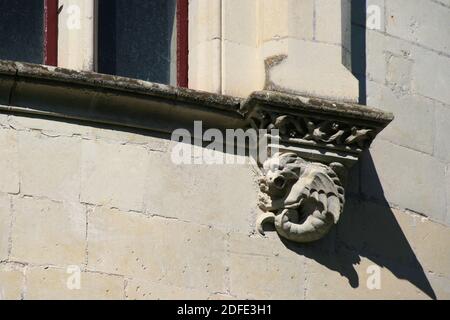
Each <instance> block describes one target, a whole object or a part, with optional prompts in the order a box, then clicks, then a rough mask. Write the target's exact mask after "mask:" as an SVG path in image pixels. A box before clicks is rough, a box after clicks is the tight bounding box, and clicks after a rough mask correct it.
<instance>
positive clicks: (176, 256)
mask: <svg viewBox="0 0 450 320" xmlns="http://www.w3.org/2000/svg"><path fill="white" fill-rule="evenodd" d="M230 3H231V2H230ZM249 3H250V2H249ZM305 3H306V2H305ZM370 5H377V6H378V7H379V8H380V12H381V16H380V17H381V24H380V28H378V29H374V30H367V31H366V30H365V28H364V25H365V21H366V17H365V14H366V9H367V7H368V6H370ZM214 12H215V11H214ZM449 21H450V3H449V1H448V0H447V1H444V0H415V1H410V0H409V1H407V0H384V1H383V0H377V1H375V0H367V3H366V2H365V1H363V0H361V1H355V0H354V1H353V36H352V38H353V39H352V59H353V63H352V69H353V72H354V74H355V75H356V76H358V78H359V80H360V96H361V97H360V99H361V102H362V103H367V104H369V105H371V106H374V107H377V108H381V109H384V110H388V111H391V112H393V113H394V115H395V116H396V119H395V120H394V122H393V123H391V124H390V126H389V127H388V128H387V129H386V130H385V131H384V132H383V133H382V134H381V135H380V136H378V137H377V139H376V141H375V143H374V145H373V146H372V148H371V150H370V152H366V153H365V155H364V156H363V158H362V159H361V162H360V163H359V164H358V165H357V166H356V167H354V168H353V169H352V171H351V173H350V181H349V187H348V190H347V202H346V208H345V211H344V213H343V215H342V218H341V221H340V222H339V224H338V225H337V226H336V227H335V228H334V229H333V230H332V232H331V233H330V234H329V235H328V236H327V237H326V238H324V239H323V240H321V241H319V242H317V243H313V244H309V245H293V244H291V243H288V242H284V241H282V240H281V239H280V238H279V237H278V236H277V235H276V234H275V233H269V234H268V236H267V237H262V236H259V235H257V234H256V233H255V218H256V215H257V213H258V210H259V209H258V208H257V197H258V186H257V177H258V168H257V167H255V166H252V165H241V166H232V165H227V166H204V165H183V166H176V165H174V164H173V163H172V162H171V161H170V150H171V147H172V143H171V142H170V141H169V140H168V139H167V138H166V137H162V136H158V135H154V134H150V133H144V132H134V131H132V130H125V129H123V128H113V127H106V126H97V127H96V126H92V125H87V124H83V123H75V122H71V123H69V122H63V121H57V120H55V119H50V118H48V119H46V118H39V117H25V116H18V115H14V114H0V150H1V151H0V152H1V153H0V155H1V156H0V172H1V175H2V176H1V178H0V298H5V299H20V298H25V299H43V298H57V299H60V298H99V299H167V298H199V299H234V298H250V299H252V298H255V299H258V298H260V299H264V298H273V299H280V298H287V299H315V298H330V299H340V298H357V299H361V298H367V299H372V298H374V299H391V298H392V299H409V298H419V299H422V298H425V299H426V298H439V299H450V255H449V244H450V229H449V224H450V148H449V147H448V146H449V145H450V144H449V143H448V141H447V140H448V138H449V137H450V132H449V128H450V125H449V124H450V97H449V91H448V83H449V82H450V74H449V70H450V48H449V39H450V38H449V36H448V33H445V31H446V30H448V29H449V28H448V24H449ZM205 37H206V36H205ZM211 37H212V38H211V43H208V44H202V45H199V47H198V48H199V50H200V48H203V47H208V46H210V45H211V46H212V47H216V45H218V44H217V43H216V42H218V41H217V37H216V36H215V35H212V36H211ZM208 39H209V38H208ZM202 46H203V47H202ZM230 48H231V45H230ZM216 49H217V48H216ZM231 53H232V52H231ZM231 53H230V54H231ZM220 54H221V53H220V51H219V55H220ZM213 58H214V57H213ZM230 59H231V58H230ZM231 60H232V61H237V60H236V59H235V58H234V60H233V59H231ZM202 61H203V60H202ZM208 63H209V62H208ZM211 64H214V65H216V64H217V61H211ZM219 64H220V63H219ZM216 67H217V65H216ZM260 71H261V70H260ZM213 75H215V76H216V77H217V73H213ZM219 78H221V75H220V77H219ZM213 80H214V82H211V85H212V86H214V88H216V87H220V81H221V79H216V78H215V79H213ZM259 84H260V83H259V82H258V84H257V85H259ZM214 88H213V89H214ZM213 89H211V91H215V89H214V90H213ZM74 270H80V272H81V277H80V280H81V282H80V286H79V289H77V288H73V287H71V285H70V284H71V281H72V280H73V279H74V278H73V277H74V275H76V274H77V273H76V272H74ZM378 275H379V277H378ZM378 280H379V281H378ZM68 282H69V286H68Z"/></svg>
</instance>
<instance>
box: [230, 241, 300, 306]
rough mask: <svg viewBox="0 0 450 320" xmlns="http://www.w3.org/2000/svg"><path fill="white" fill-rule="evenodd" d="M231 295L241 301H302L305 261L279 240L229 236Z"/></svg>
mask: <svg viewBox="0 0 450 320" xmlns="http://www.w3.org/2000/svg"><path fill="white" fill-rule="evenodd" d="M229 248H230V249H229V250H230V257H229V259H230V262H229V272H230V276H229V277H230V292H231V294H232V295H233V296H236V297H237V298H238V299H243V298H245V299H302V298H303V294H304V268H303V258H302V257H301V256H299V255H297V254H296V253H295V252H292V251H290V250H289V249H287V248H285V247H284V245H283V244H282V243H281V242H280V241H279V239H273V240H271V239H264V238H261V237H249V236H248V235H243V234H232V235H231V236H230V246H229Z"/></svg>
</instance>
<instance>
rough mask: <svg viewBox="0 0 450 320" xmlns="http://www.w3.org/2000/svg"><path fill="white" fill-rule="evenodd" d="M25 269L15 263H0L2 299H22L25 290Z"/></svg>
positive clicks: (0, 294)
mask: <svg viewBox="0 0 450 320" xmlns="http://www.w3.org/2000/svg"><path fill="white" fill-rule="evenodd" d="M24 279H25V278H24V271H23V269H22V268H20V267H18V266H14V265H8V264H1V265H0V300H20V299H21V298H22V296H23V291H24Z"/></svg>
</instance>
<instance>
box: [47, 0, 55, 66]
mask: <svg viewBox="0 0 450 320" xmlns="http://www.w3.org/2000/svg"><path fill="white" fill-rule="evenodd" d="M44 64H46V65H50V66H57V65H58V0H44Z"/></svg>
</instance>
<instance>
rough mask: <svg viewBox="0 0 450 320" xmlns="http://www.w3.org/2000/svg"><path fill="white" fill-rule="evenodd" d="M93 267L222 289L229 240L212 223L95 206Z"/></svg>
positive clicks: (91, 244)
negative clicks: (202, 224)
mask: <svg viewBox="0 0 450 320" xmlns="http://www.w3.org/2000/svg"><path fill="white" fill-rule="evenodd" d="M88 239H89V245H88V252H89V253H88V254H89V264H88V266H89V268H90V269H94V270H98V271H103V272H107V273H115V274H123V275H126V276H130V277H132V278H138V279H152V280H153V281H154V282H155V283H160V284H164V285H172V286H180V287H187V288H197V289H207V290H210V291H211V292H224V290H225V289H224V286H225V272H226V271H225V269H226V266H225V240H224V235H223V234H222V233H221V232H220V231H218V230H216V229H212V228H208V227H203V226H197V225H194V224H189V223H183V222H179V221H176V220H174V219H162V218H148V217H145V216H142V215H138V214H130V213H124V212H120V211H117V210H107V209H104V208H96V209H95V210H94V211H93V212H92V213H91V214H90V217H89V234H88Z"/></svg>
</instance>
